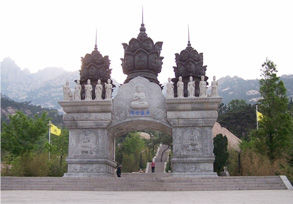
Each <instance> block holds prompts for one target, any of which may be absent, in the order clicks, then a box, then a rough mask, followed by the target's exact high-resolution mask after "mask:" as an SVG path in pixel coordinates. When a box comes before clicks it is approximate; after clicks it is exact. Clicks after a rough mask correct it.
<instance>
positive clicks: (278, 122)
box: [257, 60, 293, 160]
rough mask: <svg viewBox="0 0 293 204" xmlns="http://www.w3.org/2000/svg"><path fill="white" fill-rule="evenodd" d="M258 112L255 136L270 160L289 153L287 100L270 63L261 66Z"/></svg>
mask: <svg viewBox="0 0 293 204" xmlns="http://www.w3.org/2000/svg"><path fill="white" fill-rule="evenodd" d="M261 71H262V75H261V76H262V79H261V80H260V93H261V96H262V99H261V100H260V101H259V110H260V112H261V113H262V114H263V116H264V117H263V119H262V120H261V121H260V124H259V130H258V131H257V135H258V137H259V139H260V141H262V142H264V144H265V147H266V151H267V152H266V153H267V154H268V156H269V158H270V159H271V160H274V159H276V158H280V157H282V156H283V154H284V153H289V151H290V148H291V147H292V137H293V135H292V133H293V131H292V126H293V123H292V117H291V115H290V114H289V111H288V98H287V96H286V88H285V86H284V83H283V82H282V81H281V80H280V78H279V77H277V74H276V73H277V69H276V65H275V64H274V63H273V62H272V61H270V60H266V62H265V63H264V64H263V65H262V70H261Z"/></svg>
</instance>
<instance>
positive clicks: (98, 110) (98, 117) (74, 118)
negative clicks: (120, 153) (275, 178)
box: [59, 100, 116, 177]
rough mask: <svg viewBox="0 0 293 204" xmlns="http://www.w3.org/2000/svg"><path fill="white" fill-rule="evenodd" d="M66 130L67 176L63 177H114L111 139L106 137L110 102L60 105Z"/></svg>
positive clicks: (83, 102)
mask: <svg viewBox="0 0 293 204" xmlns="http://www.w3.org/2000/svg"><path fill="white" fill-rule="evenodd" d="M59 104H60V105H61V106H62V108H63V110H64V112H65V114H64V116H63V120H64V124H65V126H66V127H67V128H68V129H69V150H68V157H67V163H68V172H67V173H66V174H65V175H64V176H65V177H95V176H106V175H108V176H113V175H114V170H115V167H116V163H115V162H113V161H114V154H113V153H114V138H113V137H111V135H109V134H108V130H107V127H108V126H109V125H110V123H111V117H112V113H111V111H112V100H101V101H60V102H59Z"/></svg>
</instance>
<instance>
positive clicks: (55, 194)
mask: <svg viewBox="0 0 293 204" xmlns="http://www.w3.org/2000/svg"><path fill="white" fill-rule="evenodd" d="M1 194H2V195H1V200H2V204H5V203H22V204H23V203H30V204H33V203H37V204H44V203H46V204H47V203H54V204H55V203H56V204H58V203H60V204H61V203H62V204H66V203H70V204H71V203H73V204H75V203H85V204H88V203H95V204H96V203H103V204H114V203H115V204H116V203H119V204H120V203H121V204H131V203H135V204H140V203H142V204H144V203H145V204H153V203H158V204H163V203H167V204H175V203H184V204H190V203H197V204H209V203H212V204H222V203H223V204H224V203H225V204H229V203H233V204H235V203H237V204H244V203H249V204H254V203H255V204H262V203H263V204H273V203H276V204H287V203H288V204H289V203H290V204H292V203H293V191H289V190H273V191H252V190H251V191H188V192H187V191H183V192H179V191H177V192H171V191H162V192H145V191H144V192H141V191H137V192H129V191H127V192H108V191H107V192H101V191H2V192H1Z"/></svg>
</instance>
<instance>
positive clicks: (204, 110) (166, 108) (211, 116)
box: [59, 24, 221, 177]
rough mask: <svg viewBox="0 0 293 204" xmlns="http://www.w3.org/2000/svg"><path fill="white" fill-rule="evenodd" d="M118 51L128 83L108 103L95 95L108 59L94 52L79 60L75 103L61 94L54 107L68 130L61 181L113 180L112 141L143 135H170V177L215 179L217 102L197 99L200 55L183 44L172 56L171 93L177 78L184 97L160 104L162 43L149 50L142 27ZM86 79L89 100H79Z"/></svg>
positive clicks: (163, 99)
mask: <svg viewBox="0 0 293 204" xmlns="http://www.w3.org/2000/svg"><path fill="white" fill-rule="evenodd" d="M123 47H124V49H125V55H124V59H122V68H123V71H124V73H125V74H127V75H128V77H127V79H126V81H125V83H124V84H123V85H121V86H120V87H119V90H118V93H117V94H116V96H115V97H114V98H113V99H112V98H105V91H104V90H103V92H102V93H101V96H102V99H97V96H96V95H97V93H99V94H100V92H97V91H95V87H96V85H97V84H99V82H98V79H101V84H102V85H103V86H105V83H106V81H107V79H108V78H110V74H111V70H110V69H109V59H108V57H107V56H105V57H103V56H102V55H101V54H100V53H99V52H98V50H97V47H96V46H95V50H94V51H93V52H92V54H87V55H86V56H85V58H83V59H82V63H83V64H82V70H81V80H80V84H81V85H79V84H78V83H77V87H78V86H79V87H80V88H81V90H80V89H79V88H76V90H80V91H79V92H78V91H75V92H74V95H76V94H80V95H81V97H80V95H79V96H78V97H76V96H74V97H72V98H71V97H70V96H69V95H70V94H69V95H68V94H67V93H65V95H66V94H67V97H65V99H66V100H64V101H60V102H59V104H60V105H61V106H62V107H63V110H64V112H65V114H64V124H65V126H66V127H67V128H68V129H69V153H68V158H67V162H68V172H67V173H66V174H65V176H72V177H84V176H86V177H91V176H93V177H95V176H105V175H108V176H113V175H114V171H115V167H116V163H115V161H114V154H115V153H114V152H115V144H114V143H115V142H114V141H115V140H114V139H115V137H118V136H120V135H123V134H126V133H127V132H129V131H134V130H136V131H141V130H146V129H153V130H159V131H161V132H164V133H167V134H170V135H172V138H173V156H172V160H171V162H172V173H173V174H174V175H184V176H185V175H187V176H216V174H215V173H214V172H213V162H214V155H213V141H212V127H213V125H214V123H215V122H216V119H217V117H218V113H217V109H218V105H219V103H220V102H221V98H220V97H217V96H216V95H213V96H210V97H207V96H203V97H198V96H199V94H200V93H199V82H200V77H201V76H205V71H206V66H203V57H202V53H200V54H199V53H197V51H196V50H194V49H193V48H192V47H191V45H190V42H188V46H187V48H186V49H185V50H183V51H182V52H181V53H180V55H179V54H176V64H177V67H174V71H175V78H174V79H172V81H173V82H174V86H175V87H177V82H178V81H179V80H178V78H179V76H181V77H182V78H183V80H182V81H183V84H184V90H183V92H184V97H176V96H177V88H175V90H174V96H175V97H174V96H173V97H167V98H166V97H165V96H164V95H163V94H162V88H161V85H160V83H159V81H158V80H157V75H158V73H160V71H161V66H162V59H163V57H161V56H160V51H161V47H162V42H158V43H155V44H154V43H153V41H152V39H151V38H149V37H147V34H146V33H145V27H144V24H142V25H141V28H140V33H139V35H138V37H137V39H135V38H133V39H131V40H130V42H129V45H127V44H123ZM103 70H104V71H103ZM101 73H103V74H101ZM105 73H106V74H105ZM190 76H192V77H193V79H194V80H195V81H194V82H193V83H194V84H195V85H194V86H195V91H194V95H192V96H189V97H187V95H188V89H187V88H186V87H187V86H188V79H189V77H190ZM88 79H90V82H91V85H92V87H93V89H92V92H91V94H92V95H91V97H90V98H91V99H92V100H83V99H85V98H86V96H85V95H86V91H85V89H86V90H88V88H87V87H86V82H87V80H88ZM206 80H207V77H204V81H206Z"/></svg>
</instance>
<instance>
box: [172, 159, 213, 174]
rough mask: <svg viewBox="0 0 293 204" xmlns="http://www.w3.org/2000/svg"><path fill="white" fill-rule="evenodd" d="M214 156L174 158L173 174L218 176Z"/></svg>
mask: <svg viewBox="0 0 293 204" xmlns="http://www.w3.org/2000/svg"><path fill="white" fill-rule="evenodd" d="M213 163H214V157H211V158H172V169H173V173H172V175H173V176H175V177H217V176H218V175H217V173H216V172H214V171H213Z"/></svg>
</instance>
